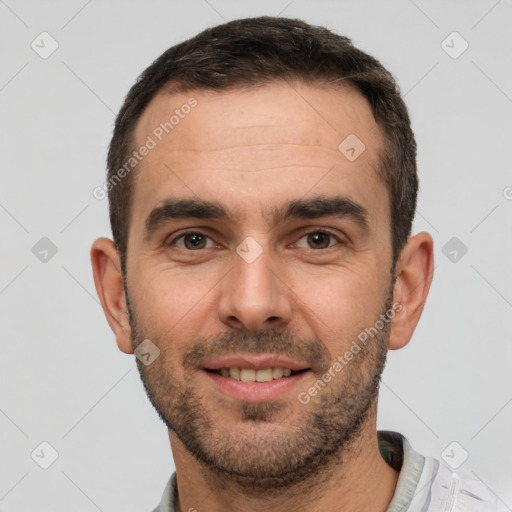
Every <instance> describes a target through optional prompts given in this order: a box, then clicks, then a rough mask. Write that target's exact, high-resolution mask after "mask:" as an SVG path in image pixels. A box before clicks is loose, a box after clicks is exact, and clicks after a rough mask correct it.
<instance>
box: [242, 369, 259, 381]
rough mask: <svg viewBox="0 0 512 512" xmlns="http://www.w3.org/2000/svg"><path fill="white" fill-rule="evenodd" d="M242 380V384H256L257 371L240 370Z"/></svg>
mask: <svg viewBox="0 0 512 512" xmlns="http://www.w3.org/2000/svg"><path fill="white" fill-rule="evenodd" d="M240 380H241V381H242V382H255V381H256V370H251V369H250V368H242V369H241V370H240Z"/></svg>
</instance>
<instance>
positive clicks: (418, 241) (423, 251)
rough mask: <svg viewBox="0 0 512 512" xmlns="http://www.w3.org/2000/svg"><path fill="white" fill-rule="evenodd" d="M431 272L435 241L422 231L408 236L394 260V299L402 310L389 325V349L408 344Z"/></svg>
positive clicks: (429, 281)
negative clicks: (395, 261) (395, 263)
mask: <svg viewBox="0 0 512 512" xmlns="http://www.w3.org/2000/svg"><path fill="white" fill-rule="evenodd" d="M433 273H434V241H433V240H432V237H431V236H430V235H429V234H428V233H426V232H424V231H422V232H421V233H418V234H416V235H414V236H411V237H410V238H409V240H408V241H407V244H406V245H405V247H404V248H403V250H402V253H401V254H400V258H399V260H398V262H397V268H396V276H397V278H396V281H395V286H394V289H393V302H396V303H399V304H401V305H402V309H401V310H399V312H398V313H397V314H396V316H395V317H394V318H393V321H392V324H391V332H390V336H389V341H388V348H389V349H390V350H397V349H399V348H402V347H404V346H405V345H407V343H409V341H410V339H411V337H412V334H413V332H414V329H416V325H417V324H418V322H419V319H420V316H421V313H422V311H423V307H424V306H425V302H426V300H427V295H428V292H429V290H430V284H431V283H432V278H433Z"/></svg>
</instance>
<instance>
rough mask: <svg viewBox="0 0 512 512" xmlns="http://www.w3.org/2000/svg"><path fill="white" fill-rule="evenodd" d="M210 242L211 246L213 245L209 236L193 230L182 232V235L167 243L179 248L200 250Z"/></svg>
mask: <svg viewBox="0 0 512 512" xmlns="http://www.w3.org/2000/svg"><path fill="white" fill-rule="evenodd" d="M208 242H210V246H209V247H212V242H213V241H212V240H211V239H210V237H209V236H206V235H204V234H202V233H199V232H196V231H191V232H189V233H182V234H181V235H179V236H177V237H176V238H174V239H173V240H171V241H170V242H168V243H167V244H166V245H167V246H176V247H178V248H179V249H184V250H188V251H198V250H200V249H206V248H207V244H208Z"/></svg>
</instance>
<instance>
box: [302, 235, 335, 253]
mask: <svg viewBox="0 0 512 512" xmlns="http://www.w3.org/2000/svg"><path fill="white" fill-rule="evenodd" d="M307 236H308V243H309V244H310V246H311V247H312V248H313V249H325V248H326V247H329V241H330V239H331V236H330V235H329V234H327V233H321V232H318V233H310V234H309V235H307Z"/></svg>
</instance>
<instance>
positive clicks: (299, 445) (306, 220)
mask: <svg viewBox="0 0 512 512" xmlns="http://www.w3.org/2000/svg"><path fill="white" fill-rule="evenodd" d="M191 97H193V98H194V99H195V100H196V101H197V105H196V106H195V107H193V108H192V109H183V110H180V108H181V106H182V105H184V104H186V103H187V102H188V100H189V98H191ZM176 109H178V110H180V113H181V115H180V116H179V117H180V120H179V122H178V123H177V124H175V125H174V127H173V128H172V130H170V133H169V134H166V133H165V131H164V132H163V136H162V137H161V138H162V140H161V141H159V140H158V138H157V137H156V136H155V135H154V134H155V133H160V131H158V130H157V132H155V129H157V127H159V126H160V123H165V122H166V121H168V120H169V118H170V116H171V115H172V114H174V111H175V110H176ZM185 111H187V112H188V111H189V113H188V114H185V115H184V114H183V113H184V112H185ZM351 134H355V135H356V136H357V138H358V139H360V141H362V143H363V144H364V146H365V150H364V151H363V152H362V153H361V154H359V156H357V154H358V153H359V152H360V150H361V146H356V147H355V150H354V151H351V150H350V147H353V146H354V142H353V141H354V139H353V137H352V138H351V139H348V141H349V142H350V141H351V142H352V143H351V144H348V146H349V147H348V148H347V147H346V145H345V146H343V145H342V150H340V149H338V146H339V145H340V143H342V142H343V141H344V140H345V139H346V138H347V137H348V136H349V135H351ZM160 135H162V134H160ZM148 136H151V137H152V139H153V140H154V141H155V142H156V147H154V148H153V149H151V150H150V151H149V154H148V155H147V156H146V157H145V158H144V160H143V161H142V162H141V163H140V164H139V165H138V167H137V170H136V179H135V182H134V192H133V197H132V212H131V219H130V234H129V243H128V258H127V291H128V294H129V300H130V313H131V315H130V325H131V328H132V339H133V343H134V346H136V345H138V344H139V343H140V342H141V341H142V340H144V339H150V340H151V341H152V342H153V343H154V344H155V345H156V346H158V348H159V350H160V356H159V357H157V358H156V359H155V360H154V361H153V362H152V363H151V364H150V365H148V366H145V365H143V364H142V363H140V362H139V363H138V364H139V370H140V372H141V376H142V379H143V382H144V385H145V387H146V390H147V392H148V395H149V396H150V399H151V401H152V402H153V404H154V406H155V407H156V409H157V411H158V412H159V414H160V416H161V417H162V419H163V420H164V421H165V422H166V424H167V426H168V427H169V428H170V429H171V430H172V431H173V432H175V434H176V436H177V439H179V442H181V443H183V444H184V446H185V447H186V448H187V449H188V450H189V451H190V452H191V453H193V454H194V455H195V456H196V457H197V458H198V459H199V460H201V461H202V462H203V463H205V464H206V465H208V466H209V467H210V468H211V469H214V470H216V471H218V472H219V473H225V474H226V473H230V474H231V475H232V476H238V477H239V478H242V479H243V478H245V479H246V480H247V481H248V480H249V479H251V478H252V479H254V481H256V479H258V480H259V481H260V482H261V481H263V480H264V481H265V482H267V483H268V484H272V485H275V484H276V483H280V484H281V485H283V484H284V483H285V482H287V483H291V482H292V481H293V480H294V479H297V478H299V479H300V478H304V476H305V475H307V474H308V473H309V472H311V471H315V468H317V467H319V466H320V464H324V465H326V462H327V459H328V458H329V456H331V457H333V456H334V454H335V452H336V451H338V450H339V449H340V447H343V446H346V447H348V446H350V441H351V440H353V439H354V438H355V436H356V434H357V433H358V432H360V429H361V428H362V424H363V421H364V419H365V418H366V415H367V414H368V411H370V410H371V409H372V405H373V406H375V404H376V402H375V398H376V391H377V387H378V379H379V376H380V374H381V372H382V369H383V365H384V361H385V355H386V340H387V337H388V334H389V325H387V324H386V326H385V327H384V328H383V329H382V330H381V332H379V334H378V335H377V336H375V337H370V338H369V341H368V343H367V345H366V346H364V347H363V348H362V350H361V351H360V352H358V353H357V354H355V355H354V357H353V359H352V360H351V361H348V362H347V363H346V364H344V367H343V369H342V370H341V371H334V372H333V371H331V375H332V374H333V373H334V377H332V378H331V379H330V381H329V382H328V383H327V384H326V386H325V387H321V389H320V390H319V391H318V393H317V395H316V396H311V395H310V398H311V399H310V400H309V401H307V403H304V402H306V400H299V396H302V397H304V393H303V392H305V391H306V392H307V391H308V389H310V388H311V387H312V386H313V385H314V384H315V382H316V381H317V380H318V379H322V376H323V375H325V373H326V372H328V371H329V369H330V368H331V369H332V367H333V364H334V363H335V361H339V359H337V358H338V357H339V356H341V357H343V355H344V354H345V352H346V351H347V350H350V347H351V344H352V343H353V342H354V340H357V337H358V335H359V334H360V333H361V332H363V331H364V330H365V329H366V328H369V327H371V326H374V325H375V323H376V320H378V319H379V315H381V313H385V312H386V310H388V309H389V308H390V306H391V299H392V276H391V274H390V269H391V266H392V259H391V234H390V233H391V231H390V220H389V219H390V211H389V199H388V193H387V190H386V187H385V185H384V183H383V182H382V180H381V179H380V178H379V177H378V175H377V173H376V171H375V167H376V165H377V158H378V153H379V151H381V150H382V148H383V139H382V136H381V134H380V132H379V129H378V127H377V125H376V123H375V121H374V118H373V116H372V112H371V108H370V106H369V105H368V104H367V102H366V100H365V99H364V98H363V97H362V96H360V95H359V94H358V93H357V92H355V91H352V90H348V89H347V90H344V91H340V90H333V89H325V88H319V87H318V88H317V87H312V86H306V85H304V84H302V85H301V84H294V85H293V87H292V86H291V85H288V84H285V83H279V84H273V85H268V86H264V87H259V88H256V89H252V90H246V91H242V90H233V91H229V92H222V93H218V92H213V91H191V92H190V93H183V94H180V95H169V94H160V95H158V96H157V97H156V98H154V100H153V101H152V102H151V103H150V105H149V106H148V108H147V109H146V111H145V112H144V114H143V116H142V118H141V119H140V121H139V123H138V125H137V128H136V132H135V137H136V139H135V140H136V143H135V147H137V148H138V147H140V146H142V145H143V144H144V143H146V141H147V140H148V139H147V137H148ZM354 155H356V156H357V158H355V159H354V158H353V157H354ZM348 157H350V158H348ZM319 198H321V199H322V200H324V202H323V203H319V202H318V201H317V202H316V203H315V202H314V200H315V199H317V200H318V199H319ZM178 200H190V201H196V202H201V203H202V206H203V208H202V209H201V212H202V213H198V212H196V213H195V214H194V215H197V217H193V216H192V217H191V216H186V215H183V211H182V210H183V208H181V211H180V216H179V217H176V212H177V211H178V210H180V209H179V208H177V207H176V205H174V206H173V203H175V202H176V201H178ZM166 202H167V203H168V204H167V207H165V205H166ZM294 202H295V203H294ZM204 203H216V206H217V207H216V208H215V209H213V208H206V207H204ZM180 204H181V206H182V207H183V205H184V203H180ZM178 206H179V205H178ZM290 206H292V207H290ZM188 207H189V212H190V205H188ZM319 207H320V209H321V210H322V211H323V212H327V211H328V213H327V214H323V213H319V211H318V210H319ZM315 208H316V210H315ZM221 209H222V210H223V212H220V210H221ZM220 213H224V214H225V215H224V216H220V215H219V214H220ZM278 213H279V214H278ZM148 219H150V221H148ZM183 235H185V236H183ZM360 345H361V344H360ZM223 368H224V370H223ZM227 368H242V370H241V372H240V373H241V377H242V379H243V380H242V381H240V380H237V378H238V377H239V376H238V371H237V370H236V369H233V370H228V369H227ZM268 368H284V369H285V370H284V372H285V374H286V373H287V370H286V369H292V370H294V372H293V373H292V375H290V376H285V375H283V376H280V375H281V374H282V373H283V372H282V371H281V370H279V369H278V370H276V373H275V375H274V373H273V371H270V370H268ZM258 370H261V371H258ZM295 372H297V373H295ZM228 374H229V375H228ZM270 376H272V377H270ZM274 377H275V378H274ZM254 378H258V379H260V380H267V379H269V378H272V380H271V381H268V382H244V380H247V379H250V380H251V379H254ZM324 381H325V379H324ZM301 393H302V395H300V394H301Z"/></svg>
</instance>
